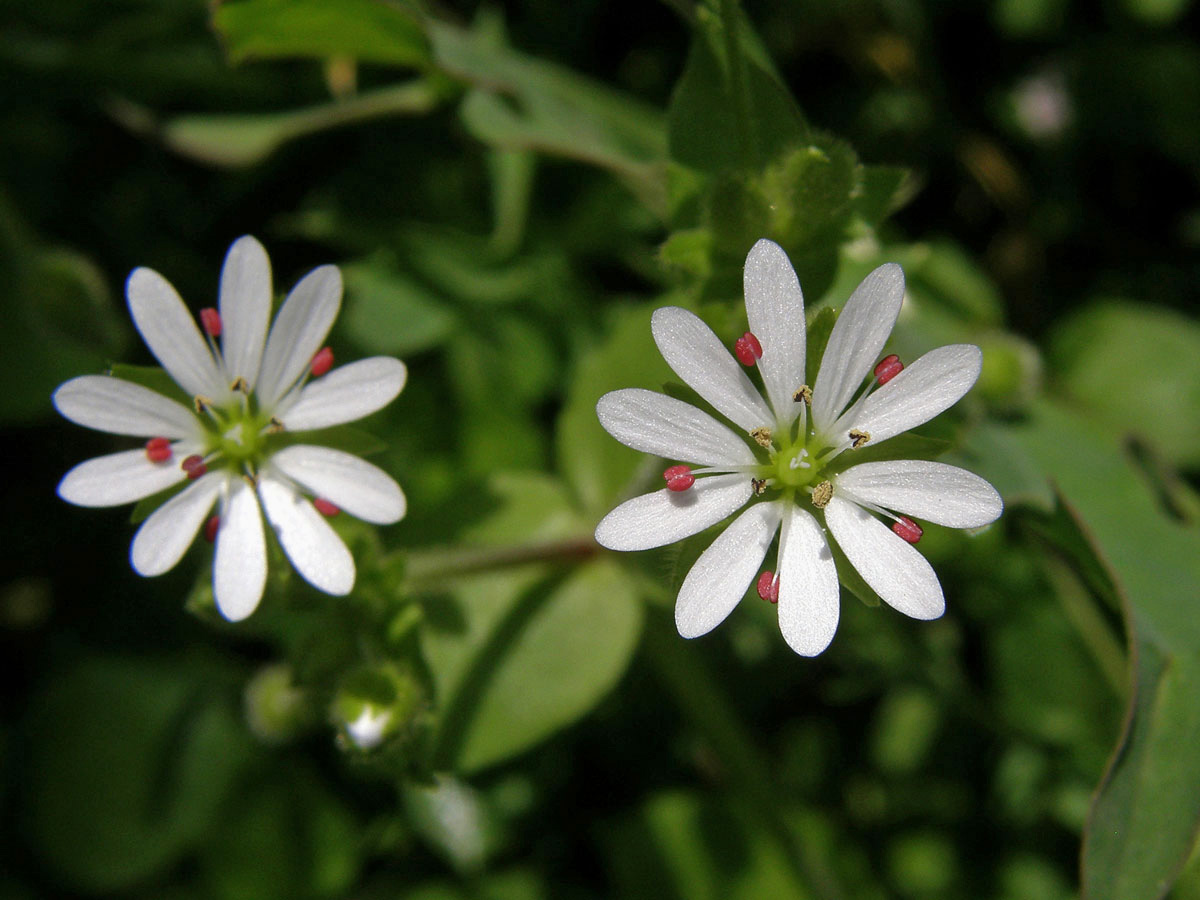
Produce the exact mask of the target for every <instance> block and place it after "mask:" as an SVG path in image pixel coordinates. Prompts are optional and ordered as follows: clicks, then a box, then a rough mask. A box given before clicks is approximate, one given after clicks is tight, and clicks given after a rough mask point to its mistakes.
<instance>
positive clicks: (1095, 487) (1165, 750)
mask: <svg viewBox="0 0 1200 900" xmlns="http://www.w3.org/2000/svg"><path fill="white" fill-rule="evenodd" d="M1014 435H1015V436H1016V437H1017V439H1018V440H1020V441H1021V443H1022V444H1023V445H1024V446H1025V447H1026V448H1027V450H1028V451H1029V452H1030V453H1031V454H1032V455H1033V457H1034V458H1035V459H1036V460H1037V461H1038V463H1039V464H1040V465H1041V467H1042V468H1043V470H1044V471H1046V472H1047V473H1049V474H1050V475H1051V476H1052V477H1053V478H1054V480H1055V482H1056V484H1057V486H1058V488H1059V490H1060V491H1061V493H1062V496H1063V502H1064V503H1065V504H1066V506H1067V509H1068V511H1069V512H1070V514H1071V515H1072V516H1073V517H1074V518H1075V519H1076V520H1077V522H1078V526H1079V535H1080V537H1081V538H1082V540H1083V541H1084V542H1086V544H1087V545H1089V546H1090V547H1091V548H1092V552H1093V553H1094V555H1095V557H1096V560H1098V561H1099V563H1100V564H1101V565H1102V566H1103V567H1104V569H1105V570H1106V572H1107V574H1108V576H1109V579H1110V580H1111V584H1112V589H1113V593H1114V594H1115V596H1116V597H1117V598H1119V600H1120V602H1121V607H1122V611H1123V613H1124V615H1125V617H1126V627H1127V629H1128V631H1129V635H1130V637H1129V641H1130V646H1131V647H1132V648H1133V659H1134V664H1133V670H1132V672H1131V673H1130V675H1131V680H1132V689H1131V691H1130V694H1131V698H1132V699H1131V705H1130V708H1129V711H1128V713H1127V727H1126V730H1125V733H1124V734H1123V735H1122V736H1121V740H1120V744H1119V748H1118V752H1117V753H1115V754H1114V756H1113V760H1112V763H1111V765H1110V767H1109V770H1108V772H1107V773H1106V775H1105V778H1104V781H1103V782H1102V783H1101V785H1100V789H1099V791H1098V793H1097V794H1096V797H1095V800H1094V802H1093V804H1092V809H1091V813H1090V815H1089V818H1088V824H1087V828H1086V831H1085V833H1084V854H1083V888H1084V895H1085V896H1086V897H1088V898H1091V900H1108V898H1112V900H1126V898H1155V897H1161V896H1162V895H1163V894H1165V893H1166V891H1167V889H1168V888H1169V887H1170V884H1171V882H1172V881H1173V880H1174V878H1175V877H1176V876H1177V875H1178V873H1179V871H1180V870H1181V868H1182V867H1183V865H1184V863H1185V862H1186V861H1187V859H1188V856H1189V854H1190V853H1191V850H1192V845H1193V841H1194V836H1195V833H1196V829H1197V827H1198V826H1200V764H1198V762H1197V758H1196V754H1195V753H1194V748H1195V747H1196V746H1200V692H1197V691H1196V690H1195V684H1196V683H1197V681H1198V680H1200V620H1198V619H1197V618H1196V616H1195V614H1194V612H1195V611H1194V608H1193V607H1194V603H1193V601H1194V599H1195V596H1196V585H1197V584H1198V583H1200V529H1197V528H1196V527H1185V526H1184V525H1182V524H1180V523H1179V522H1178V521H1175V520H1174V519H1172V518H1170V517H1169V516H1168V510H1166V509H1164V508H1163V507H1162V506H1161V505H1160V504H1159V501H1158V497H1157V496H1156V495H1155V493H1154V492H1153V491H1152V490H1151V489H1150V487H1149V486H1148V485H1147V484H1146V482H1145V481H1144V480H1143V478H1142V475H1141V473H1140V472H1139V471H1138V469H1137V468H1136V467H1135V466H1133V465H1132V464H1131V463H1130V461H1129V459H1128V458H1127V457H1126V455H1125V454H1124V453H1123V452H1122V449H1121V447H1120V445H1119V444H1118V443H1117V441H1116V440H1115V439H1114V438H1113V437H1112V436H1111V435H1110V434H1107V433H1105V432H1104V431H1103V430H1101V429H1098V428H1097V427H1096V426H1095V425H1093V424H1092V423H1090V422H1089V421H1088V420H1087V419H1084V418H1082V417H1081V416H1079V415H1078V414H1077V413H1074V412H1071V411H1069V410H1068V409H1067V408H1066V407H1064V406H1049V405H1042V406H1040V407H1038V408H1037V409H1036V412H1035V413H1034V415H1032V416H1031V417H1030V419H1029V420H1028V421H1027V422H1025V423H1023V424H1022V425H1021V426H1019V427H1017V428H1014Z"/></svg>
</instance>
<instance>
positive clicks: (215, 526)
mask: <svg viewBox="0 0 1200 900" xmlns="http://www.w3.org/2000/svg"><path fill="white" fill-rule="evenodd" d="M220 529H221V517H220V516H213V517H211V518H210V519H209V520H208V521H207V522H205V523H204V539H205V540H206V541H208V542H209V543H210V544H212V543H215V542H216V540H217V532H218V531H219V530H220Z"/></svg>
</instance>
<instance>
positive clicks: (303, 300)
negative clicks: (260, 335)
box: [257, 266, 342, 407]
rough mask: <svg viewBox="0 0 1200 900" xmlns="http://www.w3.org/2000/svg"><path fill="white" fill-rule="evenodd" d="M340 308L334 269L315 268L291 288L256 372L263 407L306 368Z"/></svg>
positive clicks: (339, 282) (339, 275) (339, 289)
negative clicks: (260, 365)
mask: <svg viewBox="0 0 1200 900" xmlns="http://www.w3.org/2000/svg"><path fill="white" fill-rule="evenodd" d="M341 305H342V273H341V272H339V271H338V268H337V266H318V267H317V268H315V269H313V270H312V271H311V272H309V273H308V274H307V275H305V276H304V277H303V278H301V279H300V281H299V282H297V284H296V286H295V287H294V288H292V292H291V293H290V294H288V297H287V300H285V301H284V303H283V306H282V308H280V310H279V315H277V316H276V317H275V324H274V325H272V326H271V333H270V334H269V335H268V336H267V349H266V351H265V352H264V353H263V361H262V368H260V369H259V374H258V388H257V394H258V396H259V399H260V400H261V401H262V403H263V404H264V405H265V406H268V407H269V406H271V405H273V404H274V403H275V401H276V400H278V399H279V398H280V397H281V396H283V394H284V393H286V392H287V390H288V388H290V387H291V386H292V385H293V384H295V382H296V380H297V379H298V378H299V377H300V376H301V375H302V374H303V373H304V370H305V369H306V368H308V366H309V364H310V363H311V362H312V358H313V356H315V355H316V353H317V351H318V350H320V349H321V344H322V343H323V342H324V340H325V336H326V335H328V334H329V329H330V328H331V327H333V320H334V319H336V318H337V314H338V310H339V309H340V308H341Z"/></svg>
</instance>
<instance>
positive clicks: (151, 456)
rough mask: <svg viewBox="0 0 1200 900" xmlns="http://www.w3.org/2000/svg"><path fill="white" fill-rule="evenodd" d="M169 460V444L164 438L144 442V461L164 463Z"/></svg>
mask: <svg viewBox="0 0 1200 900" xmlns="http://www.w3.org/2000/svg"><path fill="white" fill-rule="evenodd" d="M170 458H171V442H170V441H168V440H167V439H166V438H165V437H156V438H150V440H148V441H146V459H148V460H150V462H156V463H158V462H166V461H167V460H168V459H170Z"/></svg>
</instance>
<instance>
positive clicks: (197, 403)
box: [192, 394, 213, 415]
mask: <svg viewBox="0 0 1200 900" xmlns="http://www.w3.org/2000/svg"><path fill="white" fill-rule="evenodd" d="M212 405H213V402H212V401H211V400H209V399H208V398H207V397H203V396H201V395H200V394H197V395H196V396H195V397H193V398H192V406H193V407H194V408H195V410H196V414H197V415H203V414H204V413H205V412H206V411H207V410H208V409H209V407H211V406H212Z"/></svg>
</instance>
